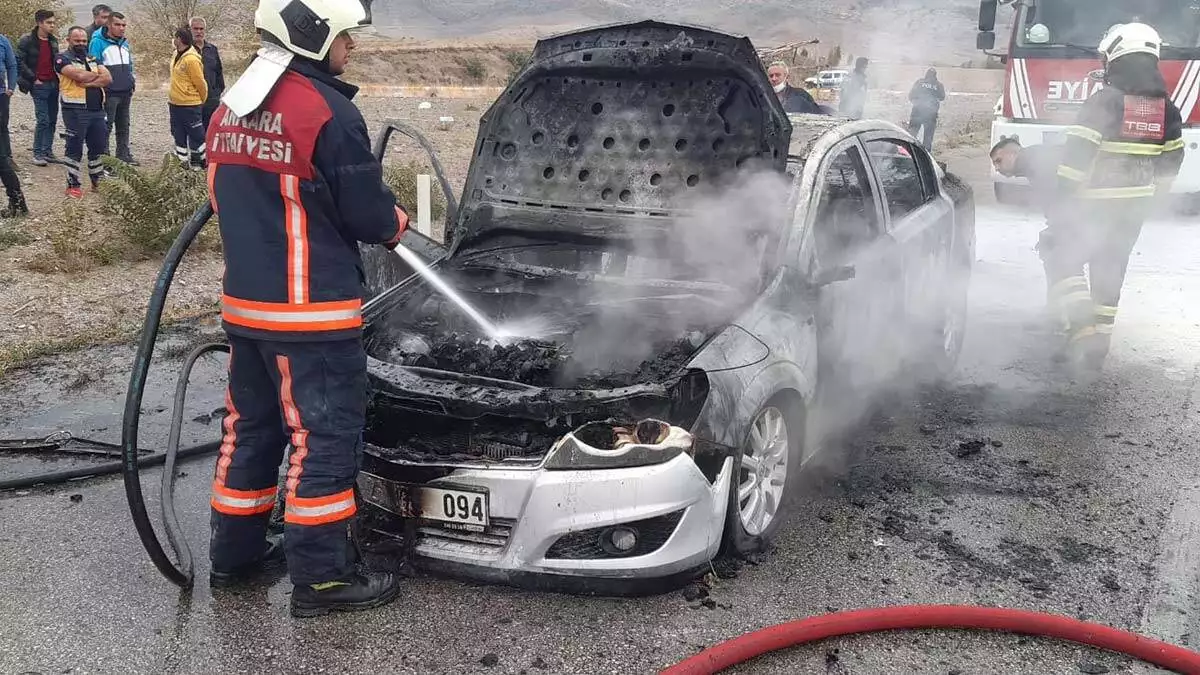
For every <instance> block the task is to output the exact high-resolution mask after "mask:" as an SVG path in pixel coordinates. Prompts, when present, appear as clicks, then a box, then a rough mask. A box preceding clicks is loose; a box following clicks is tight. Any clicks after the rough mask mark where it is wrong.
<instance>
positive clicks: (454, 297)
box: [393, 244, 519, 344]
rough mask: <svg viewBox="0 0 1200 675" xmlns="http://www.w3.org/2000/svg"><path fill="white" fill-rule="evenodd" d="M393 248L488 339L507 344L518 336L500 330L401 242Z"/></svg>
mask: <svg viewBox="0 0 1200 675" xmlns="http://www.w3.org/2000/svg"><path fill="white" fill-rule="evenodd" d="M393 250H394V251H395V252H396V255H398V256H400V257H401V258H402V259H403V260H404V262H406V263H408V265H409V266H410V267H412V268H413V269H414V270H415V271H416V272H417V274H419V275H421V277H422V278H424V279H425V281H428V282H429V283H431V284H433V286H434V288H436V289H438V290H439V291H441V293H442V295H445V296H446V297H447V298H450V300H451V301H453V302H454V304H456V305H458V307H459V309H461V310H462V311H463V312H464V313H465V314H466V315H467V316H469V317H470V318H471V320H472V321H474V322H475V324H476V325H477V326H479V328H480V329H481V330H482V331H483V333H484V334H485V335H487V336H488V339H489V340H491V341H493V342H495V343H497V344H507V343H509V342H511V341H513V340H514V339H516V338H517V337H519V336H516V335H513V334H512V333H511V332H510V331H507V330H502V329H501V328H499V327H497V326H496V324H494V323H492V322H491V320H490V319H488V318H487V317H486V316H484V315H483V314H482V313H481V312H480V311H479V310H477V309H475V308H474V307H472V306H471V304H470V303H469V302H467V300H466V298H464V297H462V296H461V295H459V294H458V291H456V290H454V289H453V288H450V285H449V284H447V283H446V282H445V281H444V280H443V279H442V278H441V277H440V276H439V275H438V274H437V273H435V272H434V271H433V270H431V269H429V267H427V266H426V265H425V262H424V261H422V260H421V258H420V256H418V255H417V254H415V253H413V252H412V251H410V250H408V249H407V248H404V246H403V245H401V244H396V248H395V249H393Z"/></svg>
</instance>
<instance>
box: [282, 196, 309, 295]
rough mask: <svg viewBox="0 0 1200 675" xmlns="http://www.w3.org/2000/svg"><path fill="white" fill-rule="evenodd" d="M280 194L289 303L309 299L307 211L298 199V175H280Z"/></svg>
mask: <svg viewBox="0 0 1200 675" xmlns="http://www.w3.org/2000/svg"><path fill="white" fill-rule="evenodd" d="M279 194H280V195H282V196H283V212H284V225H285V228H286V230H287V242H288V268H287V269H288V278H287V287H288V302H289V303H291V304H294V305H303V304H305V303H307V302H308V212H307V211H305V210H304V204H302V203H301V202H300V178H299V177H298V176H293V175H290V174H286V173H285V174H281V175H280V176H279Z"/></svg>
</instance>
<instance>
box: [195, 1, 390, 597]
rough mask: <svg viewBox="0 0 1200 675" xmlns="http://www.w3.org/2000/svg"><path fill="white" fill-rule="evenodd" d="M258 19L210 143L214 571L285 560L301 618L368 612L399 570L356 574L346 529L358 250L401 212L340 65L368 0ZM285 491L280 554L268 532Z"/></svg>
mask: <svg viewBox="0 0 1200 675" xmlns="http://www.w3.org/2000/svg"><path fill="white" fill-rule="evenodd" d="M254 18H255V21H254V23H255V27H256V28H257V29H258V30H259V31H260V34H261V36H262V43H263V45H262V49H260V50H259V51H258V53H257V54H256V55H255V58H254V60H253V61H252V62H251V64H250V65H249V67H247V69H246V72H245V74H244V75H242V77H241V78H240V79H239V80H238V81H237V82H236V83H235V84H234V85H233V86H232V87H230V88H229V90H228V91H227V92H226V93H225V95H224V96H223V97H222V99H221V101H222V102H221V105H220V106H219V107H218V108H217V110H216V111H215V112H214V113H213V116H212V121H211V123H210V125H209V129H208V136H207V139H206V145H207V149H208V159H209V165H208V184H209V190H210V199H211V200H212V204H213V209H214V210H215V211H216V212H217V214H218V217H219V219H220V227H221V239H222V242H223V244H224V247H223V248H224V255H225V277H224V288H223V294H222V299H221V316H222V322H223V325H224V328H225V332H226V333H227V334H228V336H229V344H230V348H231V352H230V363H229V389H228V393H227V394H226V399H225V400H226V408H227V409H228V415H227V416H226V418H225V421H224V440H223V443H222V445H221V450H220V454H219V457H218V460H217V465H216V472H215V476H214V480H213V485H212V500H211V506H212V540H211V546H210V557H211V560H212V571H211V573H210V576H209V580H210V583H211V585H212V586H213V587H214V588H217V587H223V586H230V585H233V584H237V583H241V582H244V581H248V580H249V578H250V577H252V576H253V575H255V574H256V573H257V572H258V571H259V570H261V569H262V568H263V566H264V565H265V564H267V563H271V562H277V561H281V560H282V559H284V558H286V562H287V567H288V573H289V575H290V576H291V580H292V583H293V585H294V588H293V591H292V597H291V612H292V614H293V615H294V616H316V615H319V614H324V613H326V612H329V611H332V610H337V611H349V610H358V609H366V608H369V607H376V606H379V605H382V604H384V603H386V602H388V601H390V600H392V599H393V598H394V597H395V596H396V593H397V591H398V580H397V578H396V577H395V576H394V575H392V574H389V573H383V572H368V571H361V572H360V571H358V570H356V568H355V556H354V555H353V543H352V541H351V540H350V539H349V529H350V528H349V526H350V524H351V521H352V520H353V518H354V517H355V514H356V509H357V503H356V500H355V493H354V484H355V481H356V478H357V474H358V466H359V459H360V456H361V452H362V430H363V427H364V425H365V419H366V405H367V357H366V353H365V351H364V349H363V338H362V325H363V319H362V303H363V295H364V293H363V291H364V289H363V271H362V260H361V258H360V257H359V248H358V247H359V242H363V243H366V244H382V245H385V246H389V247H392V248H394V247H395V245H396V243H397V242H398V241H399V239H400V236H401V235H402V234H403V233H404V231H405V228H406V226H407V224H408V218H407V216H406V215H405V214H404V212H403V211H401V210H400V209H398V208H397V207H396V205H395V198H394V197H393V195H392V192H391V191H390V190H389V189H388V188H387V187H385V186H384V183H383V170H382V167H381V166H380V164H379V161H378V160H376V159H375V156H374V155H373V154H372V153H371V146H370V140H369V138H368V135H367V128H366V124H365V122H364V121H363V117H362V114H361V113H360V112H359V111H358V108H356V107H355V105H354V104H353V103H352V101H351V99H352V98H353V97H354V95H355V93H356V92H357V88H355V87H353V86H351V85H349V84H347V83H345V82H342V81H341V80H340V79H338V76H339V75H341V74H342V73H343V72H345V68H346V63H347V61H348V58H349V54H350V52H351V50H353V49H354V37H353V31H355V30H356V29H358V28H360V27H364V26H367V25H369V24H370V22H371V11H370V0H260V2H259V4H258V9H257V11H256V12H255V17H254ZM289 444H290V446H291V448H292V452H291V455H290V458H289V461H288V470H287V481H286V484H285V487H284V489H283V492H284V493H285V494H284V495H279V494H277V493H278V490H277V489H276V484H277V475H278V470H279V467H280V464H281V463H282V461H283V456H284V450H285V449H286V448H287V446H288V445H289ZM280 497H282V498H283V499H284V505H285V508H284V536H283V541H282V550H281V547H280V545H279V542H278V541H277V540H272V539H270V538H269V537H268V535H267V525H268V520H269V518H270V515H271V511H272V509H273V507H274V505H275V503H276V501H277V500H278V498H280Z"/></svg>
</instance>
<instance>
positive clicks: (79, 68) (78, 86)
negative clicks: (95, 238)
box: [54, 26, 112, 198]
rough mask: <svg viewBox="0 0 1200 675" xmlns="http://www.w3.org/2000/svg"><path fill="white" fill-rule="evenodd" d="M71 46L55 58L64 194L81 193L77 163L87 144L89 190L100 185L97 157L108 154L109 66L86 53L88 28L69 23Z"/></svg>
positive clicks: (79, 161)
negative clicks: (64, 129) (106, 93)
mask: <svg viewBox="0 0 1200 675" xmlns="http://www.w3.org/2000/svg"><path fill="white" fill-rule="evenodd" d="M67 44H68V45H70V49H68V50H67V51H65V52H63V53H61V54H59V55H58V57H57V58H56V59H55V60H54V70H55V71H57V72H58V75H59V87H60V88H61V89H62V108H63V123H64V125H65V126H66V127H67V152H66V155H67V159H66V161H65V162H64V163H65V164H66V165H67V196H68V197H75V198H79V197H82V196H83V191H82V190H81V189H80V180H79V179H80V171H81V169H80V164H81V162H82V161H83V145H84V143H85V142H86V143H87V154H88V176H89V177H90V178H91V179H92V191H93V192H94V191H95V190H96V189H97V188H98V187H100V178H101V176H103V175H104V165H103V164H101V163H100V156H101V155H107V154H108V124H107V123H106V121H105V118H104V88H105V87H107V86H109V85H110V84H112V75H111V74H109V72H108V69H107V68H105V67H104V66H102V65H100V64H99V63H97V62H96V59H94V58H92V57H91V56H89V55H88V37H87V29H85V28H84V27H83V26H71V29H70V30H68V31H67Z"/></svg>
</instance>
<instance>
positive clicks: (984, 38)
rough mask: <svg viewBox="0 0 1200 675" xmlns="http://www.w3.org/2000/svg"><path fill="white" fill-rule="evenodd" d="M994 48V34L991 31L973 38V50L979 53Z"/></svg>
mask: <svg viewBox="0 0 1200 675" xmlns="http://www.w3.org/2000/svg"><path fill="white" fill-rule="evenodd" d="M995 48H996V34H995V33H993V32H991V31H984V32H981V33H979V35H977V36H975V49H978V50H980V51H988V50H991V49H995Z"/></svg>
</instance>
